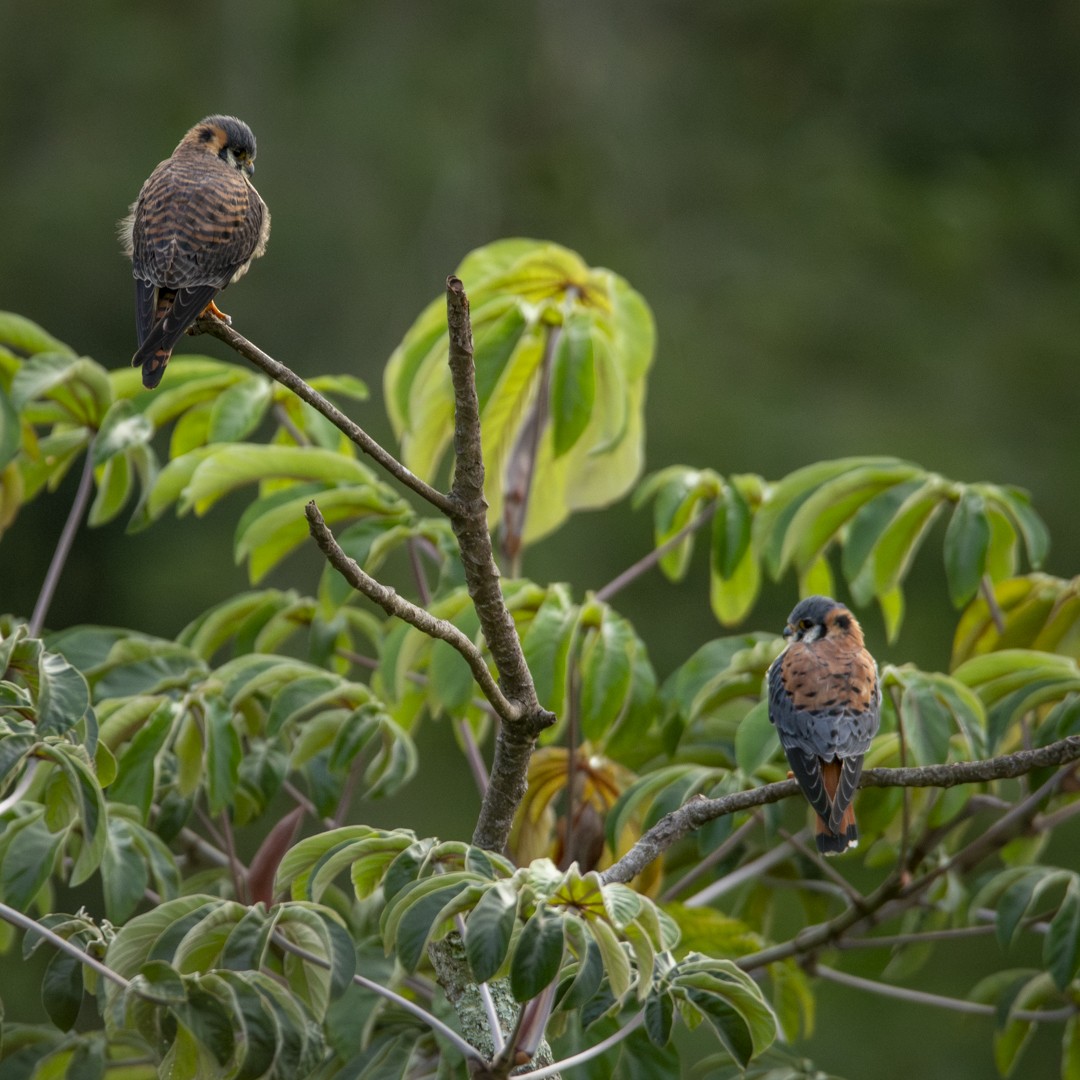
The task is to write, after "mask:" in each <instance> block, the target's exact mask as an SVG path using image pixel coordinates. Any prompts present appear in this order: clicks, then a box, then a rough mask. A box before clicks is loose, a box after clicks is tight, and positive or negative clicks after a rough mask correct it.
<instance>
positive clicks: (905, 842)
mask: <svg viewBox="0 0 1080 1080" xmlns="http://www.w3.org/2000/svg"><path fill="white" fill-rule="evenodd" d="M889 697H890V698H891V700H892V704H893V711H894V712H895V713H896V736H897V738H898V739H899V746H900V766H901V768H906V767H907V731H906V730H905V728H904V714H903V711H902V710H901V708H900V692H899V689H898V688H897V687H896V685H895V684H893V685H891V686H890V687H889ZM901 798H902V800H903V801H902V805H901V810H900V857H899V860H898V861H899V863H900V865H901V866H906V865H907V860H908V855H909V849H910V846H911V845H910V842H909V839H910V830H911V792H910V791H908V790H907V788H905V789H904V791H903V794H902V796H901Z"/></svg>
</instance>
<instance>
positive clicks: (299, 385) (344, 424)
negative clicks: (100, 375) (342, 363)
mask: <svg viewBox="0 0 1080 1080" xmlns="http://www.w3.org/2000/svg"><path fill="white" fill-rule="evenodd" d="M195 329H196V330H197V331H198V332H200V333H203V334H209V335H210V336H211V337H216V338H217V339H218V340H219V341H224V342H225V344H226V345H228V346H229V347H230V348H232V349H235V350H236V351H237V352H238V353H239V354H240V355H241V356H242V357H244V358H245V359H246V360H250V361H251V363H253V364H254V365H255V366H256V367H257V368H260V369H261V370H262V371H265V372H266V374H267V375H269V376H270V378H271V379H273V380H274V381H275V382H279V383H281V385H282V386H284V387H285V388H286V389H288V390H291V391H292V392H293V393H294V394H295V395H296V396H297V397H298V398H300V400H301V401H305V402H307V404H308V405H310V406H311V407H312V408H313V409H314V410H315V411H316V412H318V413H321V414H322V415H323V416H325V417H326V419H327V420H329V421H330V423H331V424H333V425H334V427H336V428H337V429H338V431H340V432H341V433H342V434H344V435H345V436H346V437H347V438H348V439H349V440H350V441H351V442H353V443H355V444H356V445H357V446H358V447H359V448H360V449H361V450H362V451H363V452H364V453H365V454H367V455H368V457H371V458H373V459H374V460H375V461H377V462H378V463H379V464H380V465H381V466H382V467H383V468H384V469H385V470H386V471H387V472H388V473H389V474H390V475H391V476H393V477H394V478H395V479H396V480H398V481H399V482H400V483H402V484H404V485H405V487H407V488H409V489H410V490H411V491H414V492H415V493H416V494H417V495H419V496H420V497H421V498H423V499H426V500H427V501H428V502H429V503H431V505H432V506H434V507H435V509H436V510H440V511H442V513H444V514H447V515H450V514H451V513H453V506H452V505H451V503H450V500H449V499H448V498H447V497H446V495H444V494H443V493H442V492H441V491H439V490H437V489H436V488H433V487H432V486H431V485H430V484H428V483H426V482H425V481H423V480H421V479H420V477H419V476H417V475H416V474H415V473H413V472H411V471H410V470H409V469H407V468H405V466H404V465H402V464H401V462H400V461H398V459H397V458H396V457H394V455H393V454H391V453H390V452H389V451H388V450H385V449H384V448H383V447H382V446H380V445H379V443H377V442H376V441H375V440H374V439H373V438H372V437H371V436H370V435H369V434H368V433H367V432H366V431H364V429H363V428H362V427H360V425H359V424H357V423H355V422H354V421H352V420H350V419H349V418H348V417H347V416H346V415H345V414H344V413H343V412H342V411H341V410H340V409H339V408H338V407H337V406H336V405H334V404H333V403H332V402H331V401H329V400H328V399H327V398H325V397H323V395H322V394H320V393H319V391H318V390H316V389H315V388H314V387H312V386H311V385H310V384H309V383H307V382H305V381H304V380H303V379H301V378H300V376H299V375H297V374H296V373H295V372H294V371H291V370H290V369H289V368H287V367H286V366H285V365H284V364H282V363H279V362H278V361H277V360H275V359H274V358H273V357H272V356H268V355H267V354H266V353H264V352H263V351H262V349H260V348H259V347H258V346H257V345H253V344H252V343H251V342H250V341H248V339H247V338H246V337H244V336H243V334H239V333H237V332H236V331H235V330H234V329H233V328H232V327H231V326H229V324H228V323H226V322H223V321H222V320H221V319H218V318H216V317H215V316H213V315H202V316H201V317H200V318H198V319H196V320H195Z"/></svg>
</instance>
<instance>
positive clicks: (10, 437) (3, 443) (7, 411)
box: [0, 386, 22, 471]
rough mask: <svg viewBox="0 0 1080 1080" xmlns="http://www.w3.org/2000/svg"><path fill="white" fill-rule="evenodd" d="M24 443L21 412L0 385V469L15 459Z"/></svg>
mask: <svg viewBox="0 0 1080 1080" xmlns="http://www.w3.org/2000/svg"><path fill="white" fill-rule="evenodd" d="M21 445H22V427H21V425H20V421H19V414H18V412H17V411H16V409H15V406H14V405H13V404H12V402H11V398H10V396H9V395H8V392H7V391H6V390H5V389H4V388H3V386H0V471H2V470H3V469H4V468H5V466H6V465H7V464H8V462H10V461H12V460H14V458H15V456H16V455H17V454H18V452H19V447H20V446H21Z"/></svg>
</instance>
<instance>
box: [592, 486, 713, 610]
mask: <svg viewBox="0 0 1080 1080" xmlns="http://www.w3.org/2000/svg"><path fill="white" fill-rule="evenodd" d="M715 513H716V500H715V499H713V500H711V501H710V502H707V503H706V504H705V507H704V509H702V511H701V512H700V513H699V514H697V515H696V516H695V517H693V518H691V519H690V520H689V521H688V522H687V523H686V524H685V525H684V526H683V527H682V528H681V529H680V530H679V531H678V532H677V533H676V534H675V535H674V536H672V537H670V538H669V539H667V540H665V541H664V542H663V543H662V544H661V545H660V546H659V547H658V548H654V549H653V550H652V551H650V552H649V554H648V555H645V556H643V557H642V558H640V559H638V561H637V562H636V563H634V565H633V566H630V567H627V568H626V569H625V570H624V571H623V572H622V573H621V574H619V576H618V577H615V578H612V579H611V581H609V582H608V583H607V584H606V585H604V586H603V587H602V588H600V589H597V590H596V593H595V596H596V599H597V600H610V599H611V598H612V597H613V596H614V595H615V594H616V593H617V592H619V591H620V590H622V589H625V588H626V586H627V585H629V584H630V583H631V582H632V581H635V580H636V579H637V578H639V577H641V575H642V574H644V573H645V572H646V571H647V570H651V569H652V568H653V567H654V566H655V565H656V564H657V563H658V562H659V561H660V560H661V559H662V558H663V557H664V556H665V555H666V554H667V553H668V552H669V551H671V549H672V548H674V547H678V545H679V544H681V543H682V542H683V540H684V539H685V538H686V537H688V536H689V535H690V534H691V533H693V532H696V531H697V530H698V529H700V528H701V527H702V525H707V524H708V523H709V522H710V521H712V519H713V515H714V514H715Z"/></svg>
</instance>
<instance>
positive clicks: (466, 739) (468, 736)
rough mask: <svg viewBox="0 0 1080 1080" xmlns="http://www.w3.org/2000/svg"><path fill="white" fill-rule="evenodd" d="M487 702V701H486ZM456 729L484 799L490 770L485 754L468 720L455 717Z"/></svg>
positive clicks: (473, 776) (477, 787)
mask: <svg viewBox="0 0 1080 1080" xmlns="http://www.w3.org/2000/svg"><path fill="white" fill-rule="evenodd" d="M485 704H487V703H486V702H485ZM454 730H455V731H456V732H457V736H458V738H459V739H460V740H461V745H462V746H463V747H464V748H465V760H466V761H467V762H468V763H469V771H470V772H471V773H472V778H473V782H474V783H475V784H476V790H477V791H478V792H480V798H481V799H482V798H483V797H484V792H485V791H487V786H488V772H487V766H486V765H485V764H484V755H483V754H481V753H480V747H479V746H478V745H477V744H476V738H475V737H474V735H473V731H472V727H471V725H470V724H469V722H468V720H458V719H455V720H454Z"/></svg>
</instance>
